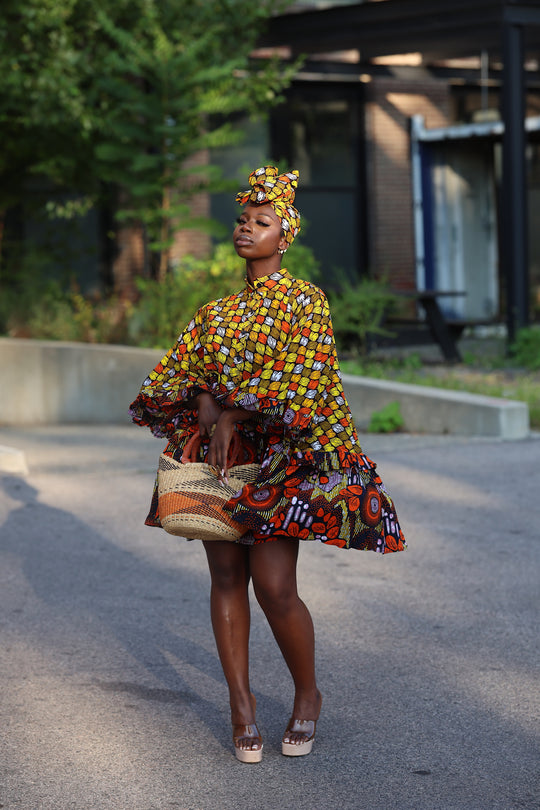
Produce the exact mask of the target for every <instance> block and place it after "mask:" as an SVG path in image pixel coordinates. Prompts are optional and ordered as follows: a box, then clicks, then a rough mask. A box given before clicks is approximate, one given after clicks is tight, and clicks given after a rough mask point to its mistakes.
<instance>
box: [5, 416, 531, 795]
mask: <svg viewBox="0 0 540 810" xmlns="http://www.w3.org/2000/svg"><path fill="white" fill-rule="evenodd" d="M0 444H3V445H12V446H16V447H20V448H21V449H23V450H24V451H25V452H26V456H27V461H28V464H29V468H30V474H29V475H28V476H27V477H26V478H17V477H14V476H8V475H4V476H2V477H0V483H1V484H2V486H1V487H0V611H1V612H0V621H1V625H0V630H1V640H0V641H1V646H0V650H1V656H0V670H1V678H2V696H1V700H0V739H1V751H0V806H1V807H3V808H9V810H15V808H17V810H19V809H20V808H22V810H93V809H94V808H99V810H169V808H180V809H181V810H236V808H258V809H259V810H278V808H279V809H280V810H281V808H286V809H287V810H289V808H290V810H314V809H315V810H318V808H325V810H394V808H395V810H439V809H440V810H513V808H520V809H521V808H528V809H532V808H539V807H540V798H539V796H540V794H539V790H538V788H539V785H538V763H539V757H538V754H539V746H538V669H537V666H538V624H537V607H538V582H539V577H538V548H539V525H540V491H539V486H538V471H539V470H540V440H539V439H538V438H536V439H531V440H528V441H525V442H515V443H512V442H510V443H499V442H494V441H485V440H484V441H480V440H478V441H474V440H470V439H466V440H465V439H463V440H459V439H455V438H453V439H448V438H443V437H438V438H437V437H432V438H429V437H428V438H426V437H423V438H422V437H413V436H396V437H366V438H365V441H364V446H365V449H366V451H367V452H368V453H370V454H371V455H372V456H373V457H374V458H375V459H376V460H377V461H378V462H379V470H380V472H381V474H382V475H383V478H384V479H385V481H386V483H387V485H388V488H389V489H390V490H391V492H392V494H393V495H394V498H395V500H396V502H397V505H398V507H399V511H400V515H401V519H402V523H403V525H404V528H405V530H406V533H407V536H408V540H409V544H410V550H409V551H408V552H407V553H405V554H397V555H389V556H386V557H385V558H384V559H381V558H379V557H378V556H376V555H375V554H372V553H370V552H357V551H349V552H346V551H342V550H339V549H332V548H326V547H321V546H319V545H315V544H305V545H304V546H303V547H302V554H301V561H300V573H301V583H302V594H303V596H304V598H305V599H306V601H307V602H308V603H309V605H310V607H311V610H312V612H313V615H314V619H315V623H316V629H317V639H318V671H319V678H320V685H321V688H322V689H323V690H324V695H325V701H324V706H323V714H322V717H321V721H320V723H319V729H318V736H317V741H316V744H315V748H314V751H313V754H312V755H311V756H310V757H306V758H302V759H298V760H294V759H287V758H284V757H282V756H281V754H280V753H279V739H280V735H281V732H282V730H283V727H284V725H285V722H286V720H287V717H288V713H289V710H290V702H291V684H290V680H289V676H288V674H287V671H286V669H285V667H284V665H283V663H282V662H281V660H280V658H279V655H278V654H277V651H276V648H275V644H274V641H273V639H272V637H271V635H270V633H269V631H268V629H267V627H266V625H265V622H264V620H263V618H262V615H261V613H260V611H259V609H258V608H256V607H255V608H254V615H253V645H252V658H253V661H252V671H253V684H254V687H255V691H256V694H257V697H258V702H259V718H260V721H261V726H262V729H263V731H264V735H265V756H264V760H263V762H262V764H260V765H252V766H248V765H241V764H239V763H237V762H236V761H235V759H234V757H233V755H232V747H231V743H230V732H229V727H228V713H227V696H226V689H225V686H224V682H223V677H222V675H221V671H220V666H219V663H218V660H217V657H216V653H215V649H214V642H213V638H212V634H211V630H210V624H209V619H208V596H207V593H208V576H207V572H206V568H205V561H204V559H203V553H202V549H201V546H200V544H198V543H196V542H193V543H186V542H184V541H179V540H177V539H175V538H172V537H169V536H168V535H166V534H165V533H164V532H162V531H160V530H157V529H149V528H146V527H144V526H143V525H142V521H143V518H144V515H145V510H146V507H147V504H148V495H149V491H150V488H151V485H152V481H153V475H154V467H155V461H156V457H157V453H158V451H159V449H160V447H161V444H160V442H159V441H157V440H155V439H153V438H152V437H151V436H150V434H149V433H147V432H146V431H144V430H141V429H137V428H135V427H131V426H126V427H106V428H103V427H76V426H66V427H58V426H57V427H51V428H39V429H32V430H29V429H27V428H25V429H24V430H22V429H21V430H20V431H18V430H15V429H2V430H0Z"/></svg>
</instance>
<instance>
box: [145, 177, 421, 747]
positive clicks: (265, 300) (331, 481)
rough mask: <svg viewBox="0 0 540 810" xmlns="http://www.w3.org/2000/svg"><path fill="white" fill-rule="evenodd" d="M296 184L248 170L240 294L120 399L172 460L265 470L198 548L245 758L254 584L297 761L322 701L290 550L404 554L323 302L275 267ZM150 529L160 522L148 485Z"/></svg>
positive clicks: (214, 305) (205, 314)
mask: <svg viewBox="0 0 540 810" xmlns="http://www.w3.org/2000/svg"><path fill="white" fill-rule="evenodd" d="M297 183H298V172H296V171H294V172H288V173H286V174H281V175H280V174H278V171H277V169H275V168H274V167H272V166H265V167H262V168H260V169H257V170H256V171H254V172H253V173H252V174H251V175H250V177H249V184H250V188H249V189H248V190H247V191H245V192H242V193H240V194H238V195H237V198H236V199H237V201H238V202H239V203H240V204H241V205H242V206H243V210H242V213H241V214H240V216H239V218H238V224H237V226H236V228H235V230H234V234H233V240H234V246H235V248H236V252H237V254H238V256H239V257H240V258H241V259H243V260H244V261H245V265H246V283H245V287H244V289H242V290H241V291H240V292H239V293H237V294H236V295H232V296H230V297H228V298H222V299H219V300H217V301H212V302H210V303H208V304H206V305H205V306H203V307H202V308H201V309H200V310H199V311H198V312H197V313H196V315H195V317H194V318H193V320H192V321H191V322H190V323H189V324H188V326H187V327H186V329H185V330H184V331H183V332H182V333H181V335H180V337H179V338H178V340H177V342H176V344H175V345H174V346H173V347H172V348H171V349H170V351H169V352H168V353H167V354H166V355H165V357H164V358H163V359H162V360H161V362H160V363H159V364H158V366H157V367H156V368H155V369H154V371H152V372H151V373H150V375H149V377H148V378H147V379H146V380H145V382H144V383H143V386H142V388H141V391H140V393H139V395H138V397H137V399H136V400H135V401H134V402H133V404H132V406H131V414H132V417H133V420H134V421H135V422H136V423H138V424H140V425H146V426H148V427H150V429H151V430H152V432H153V433H154V434H155V435H156V436H158V437H166V438H168V440H169V444H168V445H167V447H166V449H165V453H166V454H167V455H169V456H171V457H172V458H175V459H177V460H179V459H180V458H181V457H182V453H183V450H184V447H185V445H186V443H187V442H188V440H189V439H190V438H191V437H192V436H193V434H194V433H198V434H200V436H201V437H202V446H201V457H204V458H205V460H206V461H207V462H208V464H210V465H212V466H214V467H215V469H216V474H217V475H218V476H220V477H221V478H222V479H223V480H226V478H227V464H228V454H229V449H230V445H231V441H232V438H233V434H238V435H239V437H240V440H241V445H242V448H243V452H244V460H245V461H255V462H258V463H259V464H260V465H261V467H260V472H259V475H258V477H257V480H256V481H255V482H254V483H252V484H247V485H245V486H244V487H243V488H242V490H241V491H239V492H237V493H236V494H235V495H234V497H232V498H231V499H230V500H229V501H228V502H227V504H226V506H225V509H226V510H227V511H228V513H229V514H230V515H231V516H232V517H233V519H234V520H235V521H236V522H237V523H239V524H241V526H242V531H244V530H245V531H244V533H243V534H242V536H241V537H240V539H239V540H238V541H237V542H232V543H231V542H226V541H213V542H212V541H203V542H204V547H205V551H206V555H207V559H208V566H209V570H210V577H211V595H210V609H211V619H212V627H213V631H214V636H215V639H216V645H217V650H218V654H219V657H220V661H221V664H222V667H223V672H224V675H225V678H226V681H227V684H228V687H229V696H230V707H231V721H232V727H233V743H234V750H235V755H236V757H237V759H239V760H240V761H242V762H259V761H260V760H261V758H262V752H263V741H262V739H261V735H260V733H259V730H258V728H257V725H256V718H255V711H256V705H255V697H254V695H253V692H252V690H251V685H250V678H249V658H248V647H249V630H250V606H249V598H248V585H249V583H250V581H251V582H252V583H253V589H254V593H255V597H256V599H257V601H258V603H259V604H260V606H261V608H262V610H263V612H264V614H265V616H266V619H267V620H268V623H269V625H270V628H271V630H272V632H273V634H274V637H275V639H276V641H277V644H278V646H279V649H280V651H281V653H282V655H283V658H284V659H285V662H286V664H287V666H288V668H289V671H290V673H291V676H292V680H293V683H294V699H293V705H292V711H291V714H290V719H289V721H288V723H287V725H286V728H285V732H284V735H283V738H282V742H281V745H282V753H283V754H285V755H287V756H302V755H305V754H309V753H310V752H311V750H312V746H313V740H314V736H315V726H316V723H317V720H318V717H319V714H320V711H321V703H322V698H321V693H320V691H319V689H318V686H317V681H316V677H315V643H314V631H313V622H312V619H311V615H310V613H309V611H308V609H307V607H306V605H305V604H304V603H303V602H302V600H301V599H300V597H299V595H298V591H297V582H296V564H297V558H298V551H299V544H300V541H301V540H317V541H319V542H321V543H325V544H327V545H334V546H338V547H340V548H355V549H370V550H372V551H376V552H378V553H388V552H395V551H401V550H402V549H403V548H404V547H405V542H404V538H403V534H402V531H401V529H400V526H399V523H398V520H397V516H396V512H395V509H394V505H393V503H392V500H391V499H390V497H389V495H388V493H387V492H386V490H385V489H384V487H383V484H382V481H381V479H380V478H379V476H378V475H377V472H376V468H375V464H374V463H373V462H372V461H371V460H370V459H369V458H368V457H367V456H366V455H365V454H364V453H363V452H362V450H361V448H360V446H359V444H358V437H357V434H356V430H355V427H354V424H353V422H352V418H351V413H350V410H349V407H348V404H347V401H346V398H345V395H344V392H343V387H342V384H341V378H340V373H339V367H338V360H337V356H336V350H335V344H334V339H333V332H332V324H331V320H330V314H329V311H328V304H327V301H326V298H325V295H324V293H323V292H322V291H321V290H320V289H318V288H317V287H316V286H314V285H313V284H311V283H309V282H306V281H301V280H298V279H295V278H293V277H292V276H291V275H290V274H289V273H288V272H287V270H285V269H284V268H282V266H281V265H282V258H283V255H284V254H285V252H286V250H287V249H288V248H289V247H290V245H291V244H292V242H293V240H294V238H295V236H296V235H297V233H298V231H299V228H300V216H299V214H298V211H297V210H296V208H295V207H294V205H293V202H294V196H295V189H296V187H297ZM146 523H147V524H148V525H150V526H160V525H161V523H160V518H159V508H158V498H157V492H156V491H154V497H153V500H152V505H151V509H150V513H149V515H148V517H147V519H146ZM193 534H194V536H195V535H196V532H193ZM194 539H196V537H194Z"/></svg>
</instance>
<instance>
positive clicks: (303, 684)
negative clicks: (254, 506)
mask: <svg viewBox="0 0 540 810" xmlns="http://www.w3.org/2000/svg"><path fill="white" fill-rule="evenodd" d="M297 559H298V541H297V540H294V539H287V538H284V539H279V540H273V541H271V542H268V543H261V544H260V545H256V546H252V547H251V548H250V571H251V576H252V579H253V587H254V590H255V595H256V597H257V601H258V602H259V604H260V606H261V607H262V609H263V611H264V613H265V615H266V618H267V619H268V623H269V625H270V627H271V629H272V632H273V634H274V637H275V639H276V641H277V643H278V645H279V648H280V650H281V652H282V654H283V657H284V659H285V662H286V664H287V666H288V668H289V670H290V673H291V675H292V678H293V681H294V686H295V696H294V706H293V713H292V717H293V718H297V719H299V720H303V721H307V720H309V721H316V720H317V718H318V716H319V712H320V710H321V701H322V698H321V694H320V692H319V690H318V689H317V683H316V679H315V637H314V631H313V622H312V619H311V615H310V613H309V611H308V609H307V607H306V606H305V604H304V603H303V602H302V600H301V599H300V597H299V596H298V591H297V584H296V563H297ZM312 727H313V726H312ZM307 736H309V734H308V733H306V732H305V731H298V732H291V733H290V735H289V738H290V739H289V741H290V742H292V743H302V742H305V740H306V737H307Z"/></svg>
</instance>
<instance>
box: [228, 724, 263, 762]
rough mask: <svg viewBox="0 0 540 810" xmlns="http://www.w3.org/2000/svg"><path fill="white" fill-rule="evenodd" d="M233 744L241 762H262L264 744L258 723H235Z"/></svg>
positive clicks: (237, 757)
mask: <svg viewBox="0 0 540 810" xmlns="http://www.w3.org/2000/svg"><path fill="white" fill-rule="evenodd" d="M233 743H234V753H235V754H236V759H238V760H239V761H240V762H260V761H261V760H262V752H263V742H262V737H261V735H260V732H259V729H258V728H257V724H256V723H248V724H247V725H242V724H241V723H233Z"/></svg>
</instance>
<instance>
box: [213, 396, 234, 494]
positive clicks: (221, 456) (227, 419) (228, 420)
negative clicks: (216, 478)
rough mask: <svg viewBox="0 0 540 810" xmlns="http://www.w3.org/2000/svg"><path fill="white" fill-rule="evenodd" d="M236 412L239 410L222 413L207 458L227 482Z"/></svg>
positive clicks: (231, 409) (230, 409)
mask: <svg viewBox="0 0 540 810" xmlns="http://www.w3.org/2000/svg"><path fill="white" fill-rule="evenodd" d="M236 410H238V409H237V408H228V409H227V410H226V411H222V412H221V414H220V416H219V419H218V420H217V423H216V429H215V431H214V432H213V434H212V438H211V439H210V445H209V447H208V455H207V457H206V460H207V462H208V464H211V465H212V466H213V467H217V468H218V470H219V473H220V477H221V478H222V479H223V480H224V481H227V457H228V455H229V447H230V444H231V440H232V437H233V433H234V430H235V427H236V414H235V411H236Z"/></svg>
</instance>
